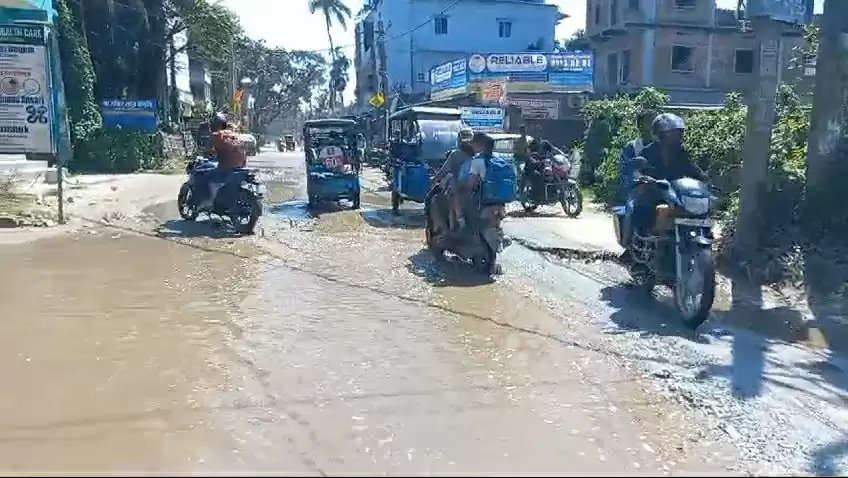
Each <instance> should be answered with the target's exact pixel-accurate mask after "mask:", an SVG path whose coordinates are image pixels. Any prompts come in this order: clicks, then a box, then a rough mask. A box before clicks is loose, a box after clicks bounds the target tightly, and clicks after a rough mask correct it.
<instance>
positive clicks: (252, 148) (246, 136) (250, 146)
mask: <svg viewBox="0 0 848 478" xmlns="http://www.w3.org/2000/svg"><path fill="white" fill-rule="evenodd" d="M239 139H240V140H241V142H242V144H243V145H244V152H245V154H247V155H248V156H256V153H257V152H258V151H259V146H258V145H257V143H256V137H255V136H253V135H252V134H250V133H241V134H239Z"/></svg>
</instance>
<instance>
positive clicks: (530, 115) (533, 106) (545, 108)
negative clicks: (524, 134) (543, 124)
mask: <svg viewBox="0 0 848 478" xmlns="http://www.w3.org/2000/svg"><path fill="white" fill-rule="evenodd" d="M509 104H510V105H512V106H517V107H519V108H521V117H522V118H524V119H545V120H556V119H559V101H557V100H537V99H530V98H510V99H509Z"/></svg>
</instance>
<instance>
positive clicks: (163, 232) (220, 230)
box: [155, 218, 242, 239]
mask: <svg viewBox="0 0 848 478" xmlns="http://www.w3.org/2000/svg"><path fill="white" fill-rule="evenodd" d="M155 231H156V235H157V236H159V237H162V238H166V239H170V238H192V237H207V238H211V239H230V238H235V237H241V236H242V235H241V234H239V233H237V232H236V231H235V230H233V228H232V226H231V225H230V224H227V223H226V222H224V221H223V220H220V219H217V218H215V219H208V220H204V221H185V220H182V219H170V220H168V221H165V222H164V223H162V224H160V225H159V226H158V227H156V229H155Z"/></svg>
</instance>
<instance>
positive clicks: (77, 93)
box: [56, 0, 101, 145]
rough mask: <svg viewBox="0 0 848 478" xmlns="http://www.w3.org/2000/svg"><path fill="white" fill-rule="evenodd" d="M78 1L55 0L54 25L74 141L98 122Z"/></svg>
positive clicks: (90, 65)
mask: <svg viewBox="0 0 848 478" xmlns="http://www.w3.org/2000/svg"><path fill="white" fill-rule="evenodd" d="M81 8H82V4H81V3H79V4H77V5H76V8H75V9H72V8H70V7H69V5H68V1H67V0H58V2H57V3H56V9H57V12H58V18H57V27H58V34H59V54H60V56H61V60H62V76H63V77H64V82H65V91H66V95H67V101H68V116H69V118H68V119H69V121H70V126H71V140H72V142H73V144H74V145H77V144H80V143H81V142H83V141H85V140H86V138H88V136H89V135H90V134H91V133H92V132H93V131H95V130H96V129H98V128H99V127H100V124H101V118H100V111H99V109H98V108H97V102H96V100H95V98H94V82H95V76H94V68H93V66H92V63H91V55H90V53H89V50H88V43H87V42H86V35H85V31H84V29H83V24H82V22H81V20H80V19H81V18H82V13H83V12H82V11H81V10H80V9H81Z"/></svg>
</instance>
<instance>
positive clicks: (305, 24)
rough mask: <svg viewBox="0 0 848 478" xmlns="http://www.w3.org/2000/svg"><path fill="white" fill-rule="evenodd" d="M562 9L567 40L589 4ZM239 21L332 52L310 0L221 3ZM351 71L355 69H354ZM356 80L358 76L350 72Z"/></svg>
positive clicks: (353, 3) (336, 32)
mask: <svg viewBox="0 0 848 478" xmlns="http://www.w3.org/2000/svg"><path fill="white" fill-rule="evenodd" d="M548 1H549V3H553V4H556V5H558V6H559V8H560V11H562V12H563V13H565V14H567V15H569V18H566V19H565V20H563V21H562V22H560V24H559V25H557V29H556V36H557V38H558V39H564V38H568V37H569V36H571V34H572V33H574V32H575V31H576V30H578V29H580V28H583V27H584V26H585V23H586V0H548ZM815 1H816V12H817V13H819V12H821V9H822V5H823V3H824V0H815ZM717 2H718V6H719V7H720V8H736V0H717ZM221 3H222V4H223V5H226V6H227V7H228V8H230V9H231V10H232V11H234V12H235V13H236V14H237V15H238V16H239V17H240V18H241V23H242V25H243V26H244V29H245V30H246V31H247V33H248V34H249V35H250V36H251V37H253V38H256V39H265V41H266V42H268V44H269V45H272V46H279V47H282V48H285V49H287V50H320V51H326V50H327V49H328V48H329V43H328V40H327V29H326V27H325V25H324V19H323V17H322V16H321V15H319V14H315V15H311V14H310V13H309V8H308V7H307V0H221ZM346 4H347V5H348V6H349V7H350V9H351V11H352V12H353V14H354V15H356V12H358V11H359V9H360V8H362V0H347V1H346ZM353 31H354V25H353V20H351V21H350V22H348V25H347V29H346V30H345V29H343V28H342V27H341V26H339V25H335V26H334V27H333V30H332V34H333V42H334V43H335V45H336V46H347V47H348V48H347V49H346V50H345V52H346V53H347V54H348V57H349V58H350V59H351V64H352V63H353V54H354V50H353V46H352V44H353ZM351 68H352V67H351ZM350 77H351V79H353V78H354V77H355V75H354V74H353V71H352V70H351V72H350ZM354 87H355V81H350V82H349V83H348V88H347V90H346V91H345V101H351V100H352V99H353V89H354Z"/></svg>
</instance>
